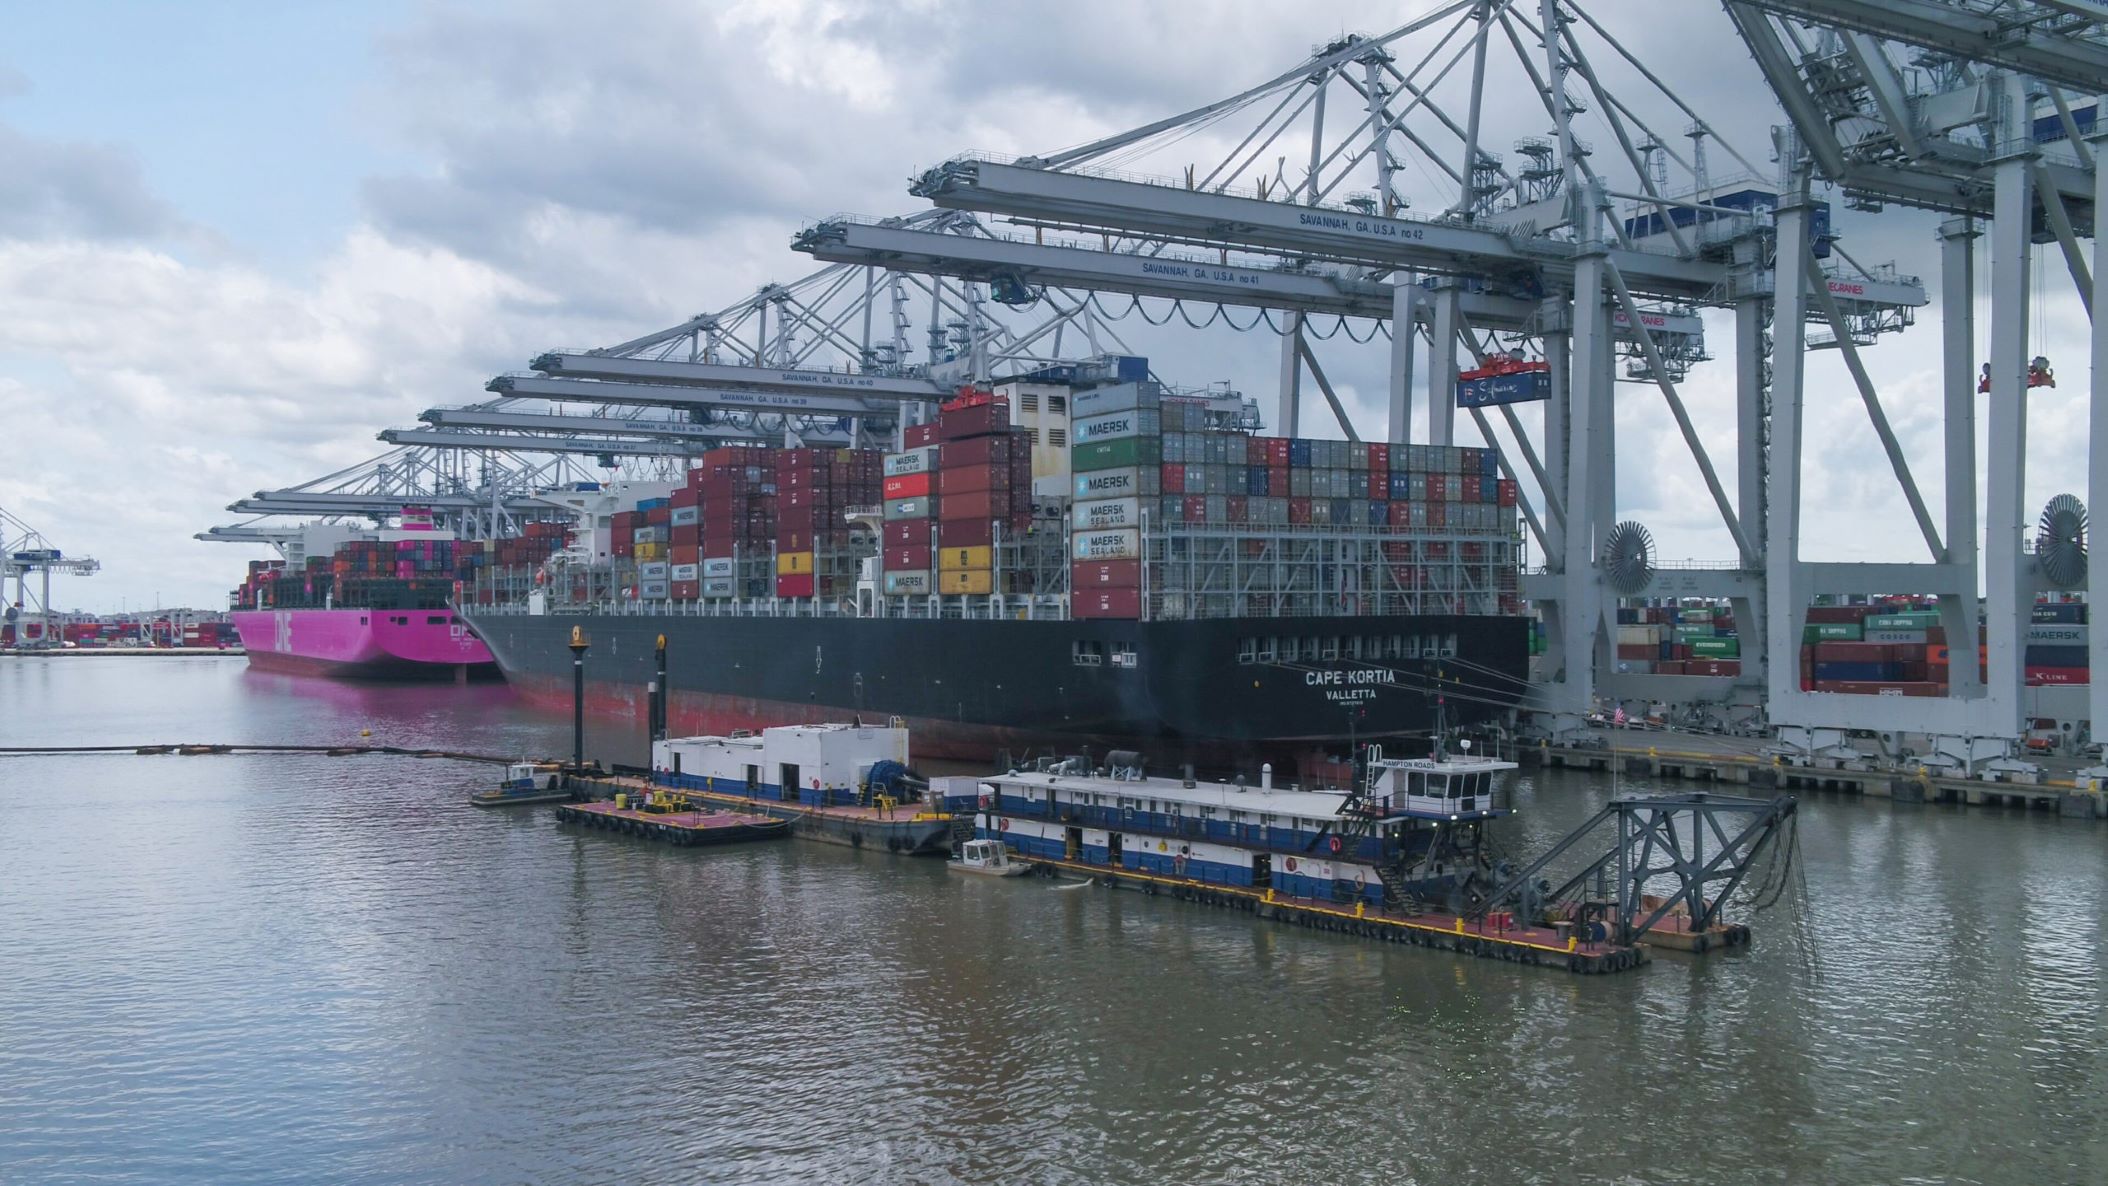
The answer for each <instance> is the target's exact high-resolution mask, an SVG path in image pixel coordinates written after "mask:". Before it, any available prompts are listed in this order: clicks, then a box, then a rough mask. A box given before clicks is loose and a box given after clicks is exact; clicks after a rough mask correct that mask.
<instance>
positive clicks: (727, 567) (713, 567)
mask: <svg viewBox="0 0 2108 1186" xmlns="http://www.w3.org/2000/svg"><path fill="white" fill-rule="evenodd" d="M731 575H732V558H731V557H730V556H705V557H703V579H704V580H706V581H708V580H711V579H714V578H717V577H729V576H731Z"/></svg>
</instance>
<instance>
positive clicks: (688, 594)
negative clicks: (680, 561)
mask: <svg viewBox="0 0 2108 1186" xmlns="http://www.w3.org/2000/svg"><path fill="white" fill-rule="evenodd" d="M672 593H673V599H674V600H675V601H694V600H695V599H696V598H698V597H701V596H702V595H703V583H702V582H701V581H675V582H673V589H672Z"/></svg>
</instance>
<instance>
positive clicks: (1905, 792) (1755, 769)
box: [1517, 745, 2108, 819]
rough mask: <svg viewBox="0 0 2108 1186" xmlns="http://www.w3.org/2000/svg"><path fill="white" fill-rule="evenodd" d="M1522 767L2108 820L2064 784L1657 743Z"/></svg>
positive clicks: (2106, 807) (1589, 750)
mask: <svg viewBox="0 0 2108 1186" xmlns="http://www.w3.org/2000/svg"><path fill="white" fill-rule="evenodd" d="M1517 757H1518V758H1519V760H1521V761H1523V762H1526V763H1527V762H1533V761H1534V762H1536V763H1537V764H1539V765H1541V766H1546V767H1550V768H1552V769H1557V770H1592V771H1596V772H1598V773H1603V774H1609V773H1612V772H1616V773H1618V774H1623V775H1630V776H1634V777H1641V778H1645V777H1655V778H1675V779H1682V780H1684V781H1686V782H1711V783H1731V784H1735V785H1740V786H1748V787H1752V788H1768V789H1774V790H1802V791H1837V792H1842V793H1845V794H1856V795H1864V796H1866V797H1868V798H1873V799H1887V800H1890V801H1891V802H1894V803H1949V804H1960V805H1964V806H1969V807H2026V808H2029V809H2031V810H2037V811H2054V812H2056V813H2057V814H2058V815H2059V816H2062V817H2064V818H2066V819H2100V818H2103V817H2108V796H2104V795H2102V794H2101V793H2100V792H2097V791H2090V790H2086V789H2083V788H2081V787H2079V786H2078V785H2077V784H2076V783H2073V782H2071V781H2069V780H2064V779H2048V780H2045V781H2042V782H2002V781H1994V780H1991V779H1984V778H1948V777H1942V776H1940V775H1935V774H1932V773H1930V772H1925V773H1919V772H1916V771H1909V770H1877V769H1871V768H1867V767H1861V766H1858V765H1855V764H1852V763H1849V762H1836V763H1834V764H1832V765H1828V766H1814V765H1810V766H1789V765H1786V764H1784V763H1781V762H1776V761H1774V760H1772V759H1770V758H1767V757H1763V756H1761V755H1755V754H1735V753H1720V752H1711V753H1708V752H1702V751H1694V750H1671V749H1663V748H1661V747H1659V746H1617V747H1612V748H1603V747H1597V746H1555V745H1537V746H1523V747H1521V748H1520V750H1519V751H1518V753H1517Z"/></svg>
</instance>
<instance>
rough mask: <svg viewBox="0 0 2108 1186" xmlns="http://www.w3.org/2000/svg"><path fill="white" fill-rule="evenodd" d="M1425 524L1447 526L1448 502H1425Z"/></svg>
mask: <svg viewBox="0 0 2108 1186" xmlns="http://www.w3.org/2000/svg"><path fill="white" fill-rule="evenodd" d="M1427 525H1428V526H1429V527H1447V526H1449V504H1448V503H1446V502H1430V503H1428V504H1427Z"/></svg>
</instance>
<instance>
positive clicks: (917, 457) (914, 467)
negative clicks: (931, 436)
mask: <svg viewBox="0 0 2108 1186" xmlns="http://www.w3.org/2000/svg"><path fill="white" fill-rule="evenodd" d="M936 468H937V446H935V445H924V446H923V447H922V448H920V449H910V450H908V451H907V452H905V453H888V454H886V460H885V472H886V476H887V477H889V478H904V477H908V476H909V475H912V474H926V473H930V472H932V471H934V470H935V469H936Z"/></svg>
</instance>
